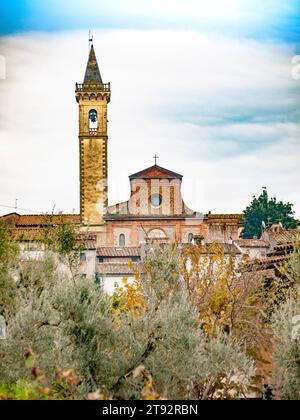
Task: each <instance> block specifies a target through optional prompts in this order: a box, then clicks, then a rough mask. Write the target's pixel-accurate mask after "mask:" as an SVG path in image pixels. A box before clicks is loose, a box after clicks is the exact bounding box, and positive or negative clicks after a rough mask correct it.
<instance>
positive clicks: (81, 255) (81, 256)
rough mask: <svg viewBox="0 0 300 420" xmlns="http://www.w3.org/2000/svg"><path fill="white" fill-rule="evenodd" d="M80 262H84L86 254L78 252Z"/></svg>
mask: <svg viewBox="0 0 300 420" xmlns="http://www.w3.org/2000/svg"><path fill="white" fill-rule="evenodd" d="M80 261H81V262H84V261H86V254H85V252H80Z"/></svg>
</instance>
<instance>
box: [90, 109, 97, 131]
mask: <svg viewBox="0 0 300 420" xmlns="http://www.w3.org/2000/svg"><path fill="white" fill-rule="evenodd" d="M89 128H98V113H97V111H96V110H95V109H91V110H90V112H89Z"/></svg>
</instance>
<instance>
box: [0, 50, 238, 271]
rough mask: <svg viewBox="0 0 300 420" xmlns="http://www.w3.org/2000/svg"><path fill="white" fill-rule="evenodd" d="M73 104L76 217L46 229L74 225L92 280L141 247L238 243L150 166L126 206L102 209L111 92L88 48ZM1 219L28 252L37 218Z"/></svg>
mask: <svg viewBox="0 0 300 420" xmlns="http://www.w3.org/2000/svg"><path fill="white" fill-rule="evenodd" d="M75 98H76V101H77V103H78V111H79V113H78V119H79V162H80V214H77V215H52V218H53V220H54V223H60V222H63V223H70V224H74V225H75V226H77V227H78V230H79V231H80V232H85V233H86V232H88V233H89V235H90V240H89V247H88V248H89V249H88V250H87V251H88V252H89V255H90V256H91V255H94V259H95V264H94V272H95V273H100V274H101V276H102V277H103V276H108V277H109V276H112V277H118V276H124V275H128V274H129V268H128V261H137V260H140V259H141V253H142V251H141V249H142V248H143V246H144V245H145V244H147V243H149V242H158V243H178V244H186V243H192V242H193V241H194V239H195V238H198V240H200V241H205V242H214V241H218V242H220V243H227V244H228V243H232V241H235V240H237V239H238V238H239V233H240V228H241V218H242V215H239V214H211V213H208V214H206V213H202V212H198V211H194V210H191V209H190V208H189V207H188V206H187V205H186V204H185V202H184V200H183V197H182V194H181V186H182V182H183V176H182V175H180V174H178V173H176V172H174V171H173V170H170V169H166V168H163V167H161V166H159V165H158V164H157V162H156V159H155V164H154V165H153V166H151V167H149V168H146V169H142V170H141V171H140V172H138V173H134V174H132V175H130V176H129V182H130V191H131V192H130V197H128V200H127V201H125V202H122V203H117V204H115V205H110V206H108V194H109V186H108V185H107V175H108V170H109V163H108V162H109V159H108V144H109V140H108V132H107V121H108V120H107V115H108V105H109V102H110V98H111V87H110V83H104V82H103V80H102V77H101V73H100V70H99V66H98V63H97V59H96V54H95V50H94V47H93V45H91V47H90V52H89V57H88V63H87V67H86V72H85V76H84V80H83V83H76V89H75ZM2 219H3V220H4V221H5V222H6V223H8V224H10V225H11V226H13V227H14V232H15V235H16V237H17V238H18V240H19V241H20V243H21V244H22V246H23V249H25V248H26V244H27V246H28V248H30V249H32V247H34V244H36V243H38V241H39V240H40V236H41V235H40V229H41V226H42V225H43V220H44V219H43V215H19V214H17V213H12V214H8V215H5V216H3V217H2ZM93 253H94V254H93ZM91 260H92V259H91V257H89V261H90V262H91ZM90 262H89V266H93V264H92V265H91V263H90ZM92 271H93V270H92Z"/></svg>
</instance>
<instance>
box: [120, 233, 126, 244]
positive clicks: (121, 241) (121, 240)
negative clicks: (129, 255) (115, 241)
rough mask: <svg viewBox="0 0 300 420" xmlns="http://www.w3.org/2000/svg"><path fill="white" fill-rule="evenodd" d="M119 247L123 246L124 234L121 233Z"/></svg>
mask: <svg viewBox="0 0 300 420" xmlns="http://www.w3.org/2000/svg"><path fill="white" fill-rule="evenodd" d="M119 246H125V235H124V233H121V235H119Z"/></svg>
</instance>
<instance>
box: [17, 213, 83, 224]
mask: <svg viewBox="0 0 300 420" xmlns="http://www.w3.org/2000/svg"><path fill="white" fill-rule="evenodd" d="M50 223H53V224H61V223H66V224H80V215H79V214H54V215H47V214H31V215H22V216H20V217H19V219H18V220H17V226H40V225H47V224H50Z"/></svg>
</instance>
